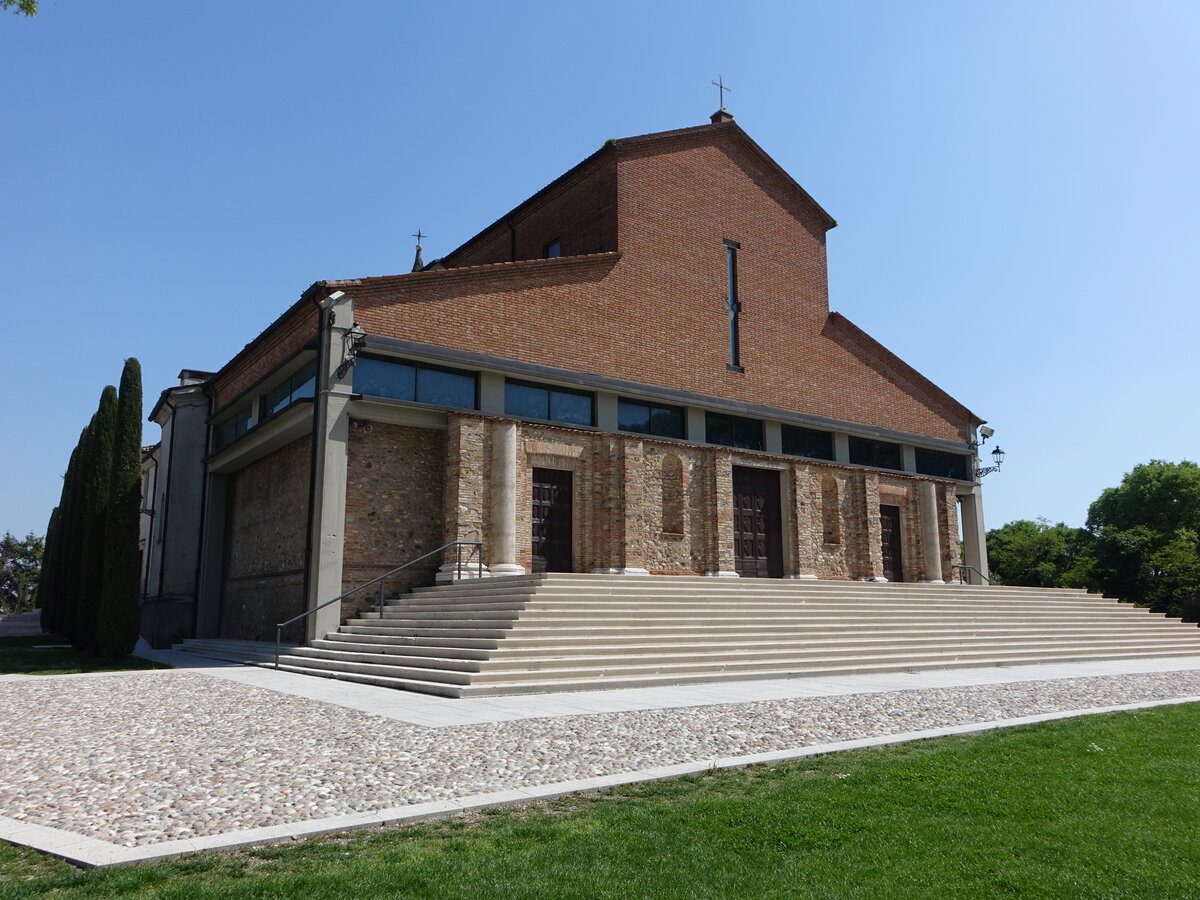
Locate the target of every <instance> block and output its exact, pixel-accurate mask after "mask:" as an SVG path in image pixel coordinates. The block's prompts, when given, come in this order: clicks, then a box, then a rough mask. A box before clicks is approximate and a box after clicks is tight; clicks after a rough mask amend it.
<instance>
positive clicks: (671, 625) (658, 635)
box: [175, 574, 1200, 697]
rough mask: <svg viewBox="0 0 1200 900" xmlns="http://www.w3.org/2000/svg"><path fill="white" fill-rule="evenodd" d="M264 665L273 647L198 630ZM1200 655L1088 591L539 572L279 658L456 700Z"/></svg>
mask: <svg viewBox="0 0 1200 900" xmlns="http://www.w3.org/2000/svg"><path fill="white" fill-rule="evenodd" d="M175 649H178V650H185V651H188V652H192V653H195V654H198V655H201V656H210V657H217V658H222V659H230V660H236V661H239V662H247V663H253V664H259V665H270V664H272V663H273V661H274V646H273V645H267V644H262V643H257V642H250V641H241V642H239V641H227V640H202V639H193V640H188V641H185V642H184V643H183V644H180V645H176V648H175ZM1192 654H1200V629H1198V628H1197V627H1196V626H1194V625H1186V624H1183V623H1181V622H1180V621H1179V620H1178V619H1167V618H1165V617H1164V616H1162V615H1158V614H1154V613H1151V612H1148V611H1147V610H1144V609H1138V608H1136V607H1133V606H1129V605H1128V604H1124V603H1119V602H1117V601H1115V600H1106V599H1104V598H1101V597H1099V596H1097V595H1095V594H1088V593H1086V592H1084V591H1074V590H1053V589H1040V588H1010V587H999V586H987V587H977V586H970V585H957V584H955V585H927V584H878V583H875V584H872V583H860V582H845V581H776V580H767V579H749V578H747V579H739V580H735V579H724V578H720V579H718V578H702V577H669V576H654V577H639V576H628V575H624V576H610V575H565V574H564V575H559V574H547V575H528V576H516V577H510V578H488V579H483V580H481V581H462V582H457V583H455V584H449V585H441V586H438V587H432V588H418V589H416V590H414V591H412V592H411V593H409V594H405V595H403V596H401V597H399V598H396V599H394V600H389V601H388V602H387V603H386V605H385V607H384V610H383V614H382V616H380V615H379V614H377V613H375V612H371V613H366V614H364V615H363V616H362V617H361V618H357V619H351V620H350V621H349V622H348V623H347V624H346V625H343V626H342V627H341V628H340V629H339V630H338V631H337V632H334V633H331V634H327V635H326V636H325V637H324V639H322V640H317V641H313V642H311V644H309V645H308V646H289V647H285V648H284V652H283V654H282V655H281V657H280V660H279V667H280V669H281V670H285V671H289V672H302V673H305V674H309V675H320V676H324V677H327V678H339V679H344V680H347V681H357V682H365V683H368V684H376V685H384V686H388V687H395V688H402V689H406V690H411V691H420V692H422V693H428V694H438V695H441V696H446V697H468V696H470V697H479V696H487V695H497V694H520V693H541V692H546V691H583V690H597V689H602V688H618V687H645V686H651V685H664V684H696V683H703V682H713V681H737V680H744V679H755V678H794V677H804V676H815V675H834V674H849V673H861V672H895V671H903V672H908V671H916V670H921V669H940V668H951V667H961V666H1003V665H1018V664H1028V663H1038V662H1067V661H1080V660H1097V659H1123V658H1131V657H1150V656H1184V655H1192Z"/></svg>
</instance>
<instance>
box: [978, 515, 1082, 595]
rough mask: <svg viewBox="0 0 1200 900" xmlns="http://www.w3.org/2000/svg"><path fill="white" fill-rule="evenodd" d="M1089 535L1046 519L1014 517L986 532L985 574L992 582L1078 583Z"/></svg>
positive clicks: (1019, 583) (1080, 579)
mask: <svg viewBox="0 0 1200 900" xmlns="http://www.w3.org/2000/svg"><path fill="white" fill-rule="evenodd" d="M1091 543H1092V535H1091V533H1090V532H1088V531H1087V530H1086V529H1083V528H1069V527H1067V526H1066V525H1064V524H1063V523H1062V522H1059V523H1058V524H1057V525H1051V524H1050V522H1049V521H1048V520H1047V519H1038V520H1037V521H1036V522H1031V521H1029V520H1028V519H1018V520H1017V521H1015V522H1009V523H1008V524H1006V525H1003V526H1002V527H1000V528H993V529H992V530H991V531H989V532H988V533H987V551H988V571H989V577H990V578H991V580H992V581H993V582H994V583H996V584H1010V585H1023V586H1025V587H1081V586H1082V585H1083V583H1084V580H1085V570H1086V567H1087V565H1088V562H1087V561H1088V560H1089V559H1090V558H1089V557H1088V556H1087V552H1088V550H1089V548H1090V546H1091Z"/></svg>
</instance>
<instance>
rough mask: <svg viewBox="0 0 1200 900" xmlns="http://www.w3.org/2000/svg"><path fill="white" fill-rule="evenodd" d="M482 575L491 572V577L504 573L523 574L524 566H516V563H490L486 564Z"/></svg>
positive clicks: (499, 576)
mask: <svg viewBox="0 0 1200 900" xmlns="http://www.w3.org/2000/svg"><path fill="white" fill-rule="evenodd" d="M483 572H484V575H487V574H489V573H490V574H491V576H492V577H493V578H501V577H503V576H505V575H525V574H527V573H526V572H525V567H524V566H518V565H517V564H516V563H492V564H491V565H490V566H486V567H485V568H484V570H483Z"/></svg>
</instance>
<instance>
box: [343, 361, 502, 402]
mask: <svg viewBox="0 0 1200 900" xmlns="http://www.w3.org/2000/svg"><path fill="white" fill-rule="evenodd" d="M354 392H355V393H356V394H363V395H365V396H368V397H388V398H390V399H392V400H407V401H409V402H413V401H415V402H417V403H432V404H434V405H436V406H452V407H456V408H458V409H478V408H479V377H478V376H477V375H476V374H475V373H474V372H463V371H460V370H458V369H446V368H443V367H441V366H430V365H426V364H424V363H409V362H400V361H393V360H389V359H374V358H372V357H369V356H367V357H363V356H360V357H359V358H358V361H357V362H356V363H355V364H354Z"/></svg>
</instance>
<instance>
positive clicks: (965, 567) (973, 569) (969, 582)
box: [954, 563, 992, 584]
mask: <svg viewBox="0 0 1200 900" xmlns="http://www.w3.org/2000/svg"><path fill="white" fill-rule="evenodd" d="M954 568H956V569H967V570H969V571H971V572H974V573H975V574H976V575H978V576H979V577H980V578H982V579H983V580H984V581H986V582H987V583H988V584H991V583H992V579H990V578H988V577H987V576H986V575H984V574H983V573H982V572H980V571H979V570H978V569H977V568H975V567H974V566H966V565H959V564H958V563H955V564H954ZM967 584H971V581H970V579H968V580H967Z"/></svg>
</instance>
